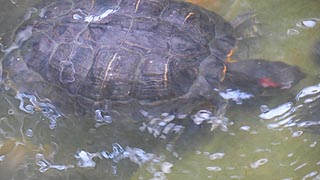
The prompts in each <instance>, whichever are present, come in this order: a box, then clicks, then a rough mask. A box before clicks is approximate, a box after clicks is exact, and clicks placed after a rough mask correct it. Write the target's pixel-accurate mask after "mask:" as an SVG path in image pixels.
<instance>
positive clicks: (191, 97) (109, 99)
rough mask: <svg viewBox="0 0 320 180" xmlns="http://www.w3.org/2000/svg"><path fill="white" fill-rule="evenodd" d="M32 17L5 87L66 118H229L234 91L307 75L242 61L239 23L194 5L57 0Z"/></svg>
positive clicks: (18, 34) (5, 72)
mask: <svg viewBox="0 0 320 180" xmlns="http://www.w3.org/2000/svg"><path fill="white" fill-rule="evenodd" d="M29 15H30V16H28V17H26V18H25V20H24V21H23V22H22V23H21V25H20V26H18V27H17V28H16V30H15V31H14V33H13V35H12V45H11V46H10V47H9V48H7V49H6V50H4V55H3V57H2V59H1V65H2V71H1V76H2V82H4V84H6V85H7V86H10V87H11V88H12V89H15V90H16V92H19V93H20V98H23V97H24V98H26V97H29V100H30V101H31V102H33V105H35V104H37V105H39V106H44V105H43V103H40V100H39V102H38V103H34V102H35V100H34V98H32V97H37V98H39V99H42V100H43V99H44V98H46V99H47V102H50V103H51V104H52V105H54V106H47V107H48V108H49V109H50V108H51V109H53V107H56V108H57V109H59V111H61V112H64V114H66V112H77V114H83V113H84V112H91V113H97V110H99V111H98V114H99V112H100V113H101V112H102V113H105V114H108V115H110V116H109V117H111V118H112V119H118V120H119V119H120V120H121V119H125V117H127V116H125V115H130V114H141V113H142V112H143V111H141V110H146V111H147V112H151V113H155V114H156V113H160V114H161V113H163V112H177V113H178V114H180V115H183V113H188V112H191V111H193V110H194V109H196V108H198V106H199V105H200V104H209V105H212V107H213V109H214V115H215V116H216V117H223V116H224V112H225V110H226V102H227V101H228V100H229V99H234V98H233V97H232V98H230V97H228V96H227V94H228V92H235V91H236V92H240V96H239V97H238V98H240V99H241V98H242V97H243V99H246V98H249V97H253V96H256V95H257V94H259V93H261V91H263V90H265V89H287V88H290V87H292V86H293V85H295V84H296V83H298V82H299V81H300V80H301V79H302V78H303V76H304V74H303V72H301V70H300V69H299V67H297V66H293V65H288V64H286V63H283V62H278V61H269V60H264V59H247V60H233V59H232V58H231V55H232V52H233V50H234V48H235V47H236V45H237V42H238V39H237V36H236V35H235V34H236V27H234V26H233V25H232V24H231V23H229V22H228V21H226V20H225V19H224V18H223V17H221V16H220V15H218V14H216V13H215V12H212V11H209V10H206V9H204V8H202V7H199V6H197V5H194V4H191V3H188V2H180V1H174V0H91V1H82V0H54V1H43V2H42V3H40V5H38V6H37V8H34V9H33V10H32V13H29ZM21 94H23V95H24V96H23V97H22V96H21ZM30 95H34V96H30ZM49 100H50V101H49ZM24 109H25V110H30V108H29V109H28V108H27V107H25V108H24ZM142 114H143V113H142ZM100 116H101V117H104V116H103V115H101V114H100ZM128 117H129V116H128ZM138 119H139V118H138ZM120 120H119V121H120Z"/></svg>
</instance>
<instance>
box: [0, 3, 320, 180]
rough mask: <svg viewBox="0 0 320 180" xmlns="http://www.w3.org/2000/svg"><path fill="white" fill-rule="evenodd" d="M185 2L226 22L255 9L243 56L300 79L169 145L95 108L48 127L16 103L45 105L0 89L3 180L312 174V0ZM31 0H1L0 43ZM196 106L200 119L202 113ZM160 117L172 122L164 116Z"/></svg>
mask: <svg viewBox="0 0 320 180" xmlns="http://www.w3.org/2000/svg"><path fill="white" fill-rule="evenodd" d="M190 1H191V2H193V3H199V4H200V5H203V6H205V7H206V8H210V9H214V10H215V11H217V12H219V13H220V14H221V15H223V16H224V17H225V18H227V19H228V20H232V19H233V18H234V17H235V16H236V15H237V14H240V13H241V12H245V11H248V10H250V11H252V10H253V11H255V12H257V18H258V20H259V21H260V23H261V24H262V26H261V28H262V29H261V30H262V32H263V36H262V37H260V38H259V39H258V42H253V43H255V44H254V45H255V46H254V47H252V46H251V47H250V51H249V52H250V53H249V56H250V57H251V58H255V57H260V58H265V59H271V60H279V61H285V62H287V63H289V64H296V65H298V66H300V67H302V69H303V71H304V72H306V73H307V78H306V79H305V80H304V81H302V82H301V83H300V84H299V85H298V86H297V87H296V88H295V89H293V90H291V91H290V92H287V94H286V95H285V96H282V95H279V96H276V97H274V98H271V99H270V98H268V99H262V100H257V101H250V102H249V103H248V104H246V103H244V104H243V105H235V106H232V107H231V108H230V109H229V112H228V114H227V117H228V118H229V119H230V120H231V121H232V122H233V124H232V125H230V126H228V131H221V130H218V129H217V130H215V131H214V132H210V131H209V129H210V127H209V128H208V127H206V126H205V125H204V126H196V125H192V126H191V127H187V128H186V129H185V132H184V133H183V134H182V135H181V137H179V139H178V140H176V141H175V142H174V143H173V144H168V141H166V140H164V139H165V138H162V139H161V138H160V137H161V135H160V134H158V132H156V131H155V130H154V129H151V130H150V131H151V134H149V133H148V132H146V131H143V132H142V131H141V127H144V126H145V129H148V127H149V128H150V125H149V124H145V125H144V126H143V125H142V124H130V125H128V126H125V125H119V124H114V123H111V121H110V119H109V118H108V116H104V115H102V114H101V112H96V117H95V118H94V117H92V118H88V117H83V118H79V117H77V118H76V117H68V118H59V119H58V120H57V121H55V122H54V126H53V125H52V119H51V121H50V117H52V116H49V117H48V116H46V114H43V113H42V112H43V111H36V109H32V108H31V107H29V106H28V105H26V104H24V105H23V106H22V107H23V108H24V109H25V110H27V111H32V112H33V113H32V114H30V113H26V112H24V111H22V110H21V107H20V109H19V105H20V104H21V102H25V103H26V102H27V103H29V104H31V105H33V107H35V106H37V107H42V108H43V107H44V106H43V105H44V104H43V102H41V101H40V100H34V98H33V97H30V96H28V95H23V94H20V100H19V96H18V99H17V98H15V95H16V94H14V93H12V92H9V91H6V90H5V89H4V88H3V87H1V92H0V93H1V96H0V174H1V179H15V180H20V179H21V180H22V179H31V180H32V179H43V180H46V179H47V180H55V179H57V180H58V179H77V180H78V179H84V180H85V179H152V178H153V179H282V180H294V179H314V180H317V179H320V170H319V169H320V168H319V167H320V158H319V153H320V146H319V138H320V130H319V126H320V119H319V117H320V113H319V111H318V110H319V109H320V101H319V97H320V89H319V87H320V85H318V83H319V79H317V76H318V75H319V74H318V73H319V70H318V69H319V67H318V65H319V64H316V63H314V61H313V60H312V47H313V46H314V44H315V42H316V40H319V39H320V34H319V30H320V25H319V23H320V22H319V18H320V14H319V12H318V8H319V5H318V4H319V1H303V2H302V1H299V0H290V1H289V0H284V1H281V3H279V1H276V0H272V1H253V0H252V1H251V0H236V1H231V0H228V1H220V0H204V1H203V0H195V1H194V0H190ZM35 2H36V1H32V0H28V1H23V2H22V1H11V0H5V2H4V3H3V6H1V8H3V9H2V11H0V12H1V13H2V15H1V16H0V21H1V24H5V26H1V29H0V34H1V40H2V42H6V40H7V38H8V36H7V35H8V34H10V30H11V29H13V28H14V27H15V26H16V25H17V24H18V23H19V22H20V21H21V18H20V19H19V18H18V17H22V15H23V13H22V12H26V9H27V8H28V7H30V6H32V5H33V4H35ZM24 3H25V4H24ZM28 4H30V5H28ZM9 13H10V14H12V15H10V16H9V15H7V14H9ZM21 95H22V96H21ZM21 99H23V100H21ZM45 105H46V106H45V107H49V106H48V104H45ZM50 107H51V106H50ZM30 108H31V109H30ZM260 109H261V112H260ZM51 110H52V108H51ZM49 112H52V111H49ZM203 112H205V113H206V114H201V116H200V115H199V117H201V118H203V117H206V116H208V117H209V116H210V112H208V111H203ZM196 115H197V114H196ZM163 118H164V119H166V120H167V121H168V124H170V121H171V119H172V116H171V115H170V114H167V115H164V116H163ZM55 120H56V119H55ZM197 120H199V118H198V119H197ZM96 123H98V125H97V124H96ZM168 124H166V125H167V126H168ZM50 125H51V126H50ZM139 128H140V130H139ZM147 131H148V130H147ZM163 131H164V130H162V132H163ZM168 131H169V130H168ZM155 134H156V137H159V138H158V139H156V138H154V137H153V136H155Z"/></svg>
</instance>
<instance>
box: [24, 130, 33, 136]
mask: <svg viewBox="0 0 320 180" xmlns="http://www.w3.org/2000/svg"><path fill="white" fill-rule="evenodd" d="M25 134H26V136H28V137H32V136H33V131H32V129H27V130H26V133H25Z"/></svg>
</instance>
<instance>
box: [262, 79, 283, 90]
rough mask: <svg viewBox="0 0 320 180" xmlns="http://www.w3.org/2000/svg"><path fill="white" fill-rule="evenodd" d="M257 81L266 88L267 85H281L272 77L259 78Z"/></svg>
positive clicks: (273, 86)
mask: <svg viewBox="0 0 320 180" xmlns="http://www.w3.org/2000/svg"><path fill="white" fill-rule="evenodd" d="M259 83H260V85H261V86H262V87H265V88H267V87H271V88H277V87H281V84H279V83H277V82H274V81H273V79H271V78H269V77H264V78H260V79H259Z"/></svg>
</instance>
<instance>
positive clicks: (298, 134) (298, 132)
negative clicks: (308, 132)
mask: <svg viewBox="0 0 320 180" xmlns="http://www.w3.org/2000/svg"><path fill="white" fill-rule="evenodd" d="M302 134H303V131H296V132H293V133H292V137H299V136H301V135H302Z"/></svg>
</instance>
